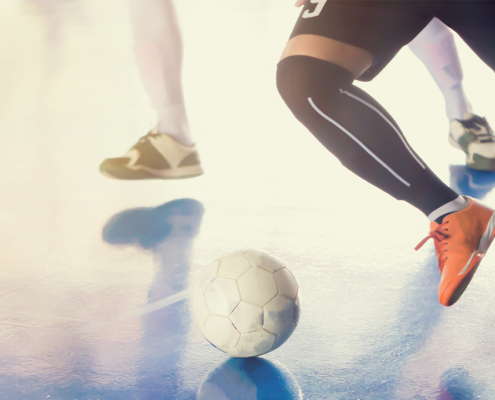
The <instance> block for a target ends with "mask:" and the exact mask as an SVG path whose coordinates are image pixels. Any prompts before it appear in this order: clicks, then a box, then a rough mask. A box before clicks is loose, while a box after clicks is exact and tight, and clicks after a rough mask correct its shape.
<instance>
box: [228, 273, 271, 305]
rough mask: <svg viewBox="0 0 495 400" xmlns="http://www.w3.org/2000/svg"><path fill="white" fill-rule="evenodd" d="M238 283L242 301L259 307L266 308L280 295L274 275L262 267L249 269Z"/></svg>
mask: <svg viewBox="0 0 495 400" xmlns="http://www.w3.org/2000/svg"><path fill="white" fill-rule="evenodd" d="M237 283H238V285H239V289H240V291H241V297H242V299H243V300H246V301H249V302H250V303H253V304H257V305H259V306H264V305H265V304H266V303H268V302H269V301H270V300H271V299H273V298H274V297H275V296H276V295H277V294H278V289H277V283H276V282H275V277H274V276H273V273H272V272H270V271H267V270H265V269H263V268H260V267H251V268H249V269H248V270H247V271H246V272H245V273H244V274H242V276H241V277H240V278H239V279H237Z"/></svg>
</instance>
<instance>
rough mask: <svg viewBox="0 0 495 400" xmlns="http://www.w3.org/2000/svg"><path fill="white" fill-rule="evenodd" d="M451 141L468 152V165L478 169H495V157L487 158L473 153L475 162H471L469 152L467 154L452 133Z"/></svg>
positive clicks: (456, 146) (457, 147)
mask: <svg viewBox="0 0 495 400" xmlns="http://www.w3.org/2000/svg"><path fill="white" fill-rule="evenodd" d="M449 143H450V144H451V145H452V146H453V147H455V148H456V149H459V150H461V151H462V152H463V153H464V154H466V166H467V167H469V168H472V169H476V170H478V171H495V158H486V157H483V156H480V155H479V154H476V153H475V154H473V155H472V159H473V162H470V161H469V160H468V157H469V154H467V153H466V152H465V151H464V149H463V148H462V147H461V146H459V143H457V142H456V141H455V140H454V138H453V137H452V136H451V135H449Z"/></svg>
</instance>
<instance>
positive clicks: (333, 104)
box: [277, 56, 459, 215]
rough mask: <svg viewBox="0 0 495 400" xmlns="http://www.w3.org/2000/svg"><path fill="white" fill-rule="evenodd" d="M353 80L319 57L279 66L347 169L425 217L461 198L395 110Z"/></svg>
mask: <svg viewBox="0 0 495 400" xmlns="http://www.w3.org/2000/svg"><path fill="white" fill-rule="evenodd" d="M352 81H353V77H352V75H351V73H350V72H348V71H346V70H345V69H343V68H341V67H339V66H337V65H334V64H331V63H329V62H327V61H323V60H319V59H316V58H313V57H307V56H291V57H287V58H285V59H283V60H282V61H280V63H279V64H278V71H277V87H278V90H279V92H280V94H281V96H282V98H283V99H284V101H285V102H286V103H287V105H288V106H289V108H290V109H291V111H292V112H293V113H294V115H295V116H296V118H297V119H298V120H299V121H300V122H301V123H302V124H304V125H305V126H306V127H307V128H308V129H309V130H310V131H311V133H312V134H313V135H314V136H315V137H316V138H317V139H318V140H319V141H320V142H321V144H323V145H324V146H325V147H326V148H327V149H328V150H329V151H330V152H332V153H333V154H334V155H335V156H336V157H337V158H338V159H339V160H340V162H341V163H342V164H343V165H344V166H345V167H346V168H348V169H349V170H351V171H352V172H354V173H355V174H357V175H359V176H360V177H361V178H363V179H365V180H366V181H368V182H369V183H371V184H373V185H375V186H376V187H378V188H380V189H382V190H383V191H385V192H387V193H388V194H390V195H392V196H393V197H395V198H396V199H398V200H405V201H407V202H408V203H409V204H411V205H413V206H414V207H416V208H418V209H419V210H421V211H422V212H423V213H424V214H425V215H429V214H430V213H431V212H432V211H434V210H436V209H438V208H439V207H441V206H442V205H444V204H446V203H448V202H450V201H452V200H454V199H456V198H457V197H458V196H459V195H458V194H457V193H455V192H454V191H453V190H452V189H450V188H449V187H448V186H447V185H445V184H444V183H443V182H442V181H441V180H440V179H439V178H438V177H437V176H436V175H435V174H434V173H433V172H432V171H431V170H430V169H429V168H428V167H427V166H426V165H425V163H424V162H423V161H422V160H421V159H420V158H419V156H418V155H417V154H416V153H415V152H414V151H413V150H412V149H411V147H410V146H409V144H408V143H407V141H406V139H405V138H404V136H403V134H402V132H401V130H400V128H399V127H398V125H397V124H396V122H395V121H394V120H393V118H392V117H391V116H390V114H389V113H388V112H387V111H386V110H385V109H384V108H383V107H382V106H381V105H380V104H378V103H377V102H376V100H374V99H373V98H372V97H371V96H370V95H368V94H367V93H366V92H364V91H363V90H361V89H359V88H357V87H356V86H353V85H352Z"/></svg>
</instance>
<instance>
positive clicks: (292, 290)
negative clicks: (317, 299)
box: [273, 268, 297, 299]
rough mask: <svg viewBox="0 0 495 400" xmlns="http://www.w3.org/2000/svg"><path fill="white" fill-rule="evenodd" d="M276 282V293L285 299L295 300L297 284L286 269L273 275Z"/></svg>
mask: <svg viewBox="0 0 495 400" xmlns="http://www.w3.org/2000/svg"><path fill="white" fill-rule="evenodd" d="M273 276H275V280H276V281H277V287H278V292H279V293H280V294H283V295H284V296H285V297H288V298H290V299H295V298H296V296H297V282H296V280H295V279H294V277H293V276H292V274H291V273H290V272H289V270H288V269H287V268H282V269H279V270H278V271H277V272H275V273H274V274H273Z"/></svg>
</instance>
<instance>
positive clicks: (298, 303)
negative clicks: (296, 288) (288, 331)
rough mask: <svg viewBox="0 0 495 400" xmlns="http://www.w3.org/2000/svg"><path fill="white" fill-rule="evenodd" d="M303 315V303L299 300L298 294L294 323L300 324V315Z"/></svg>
mask: <svg viewBox="0 0 495 400" xmlns="http://www.w3.org/2000/svg"><path fill="white" fill-rule="evenodd" d="M300 316H301V303H300V302H299V296H297V298H296V301H295V303H294V324H295V325H296V326H297V325H299V317H300Z"/></svg>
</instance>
